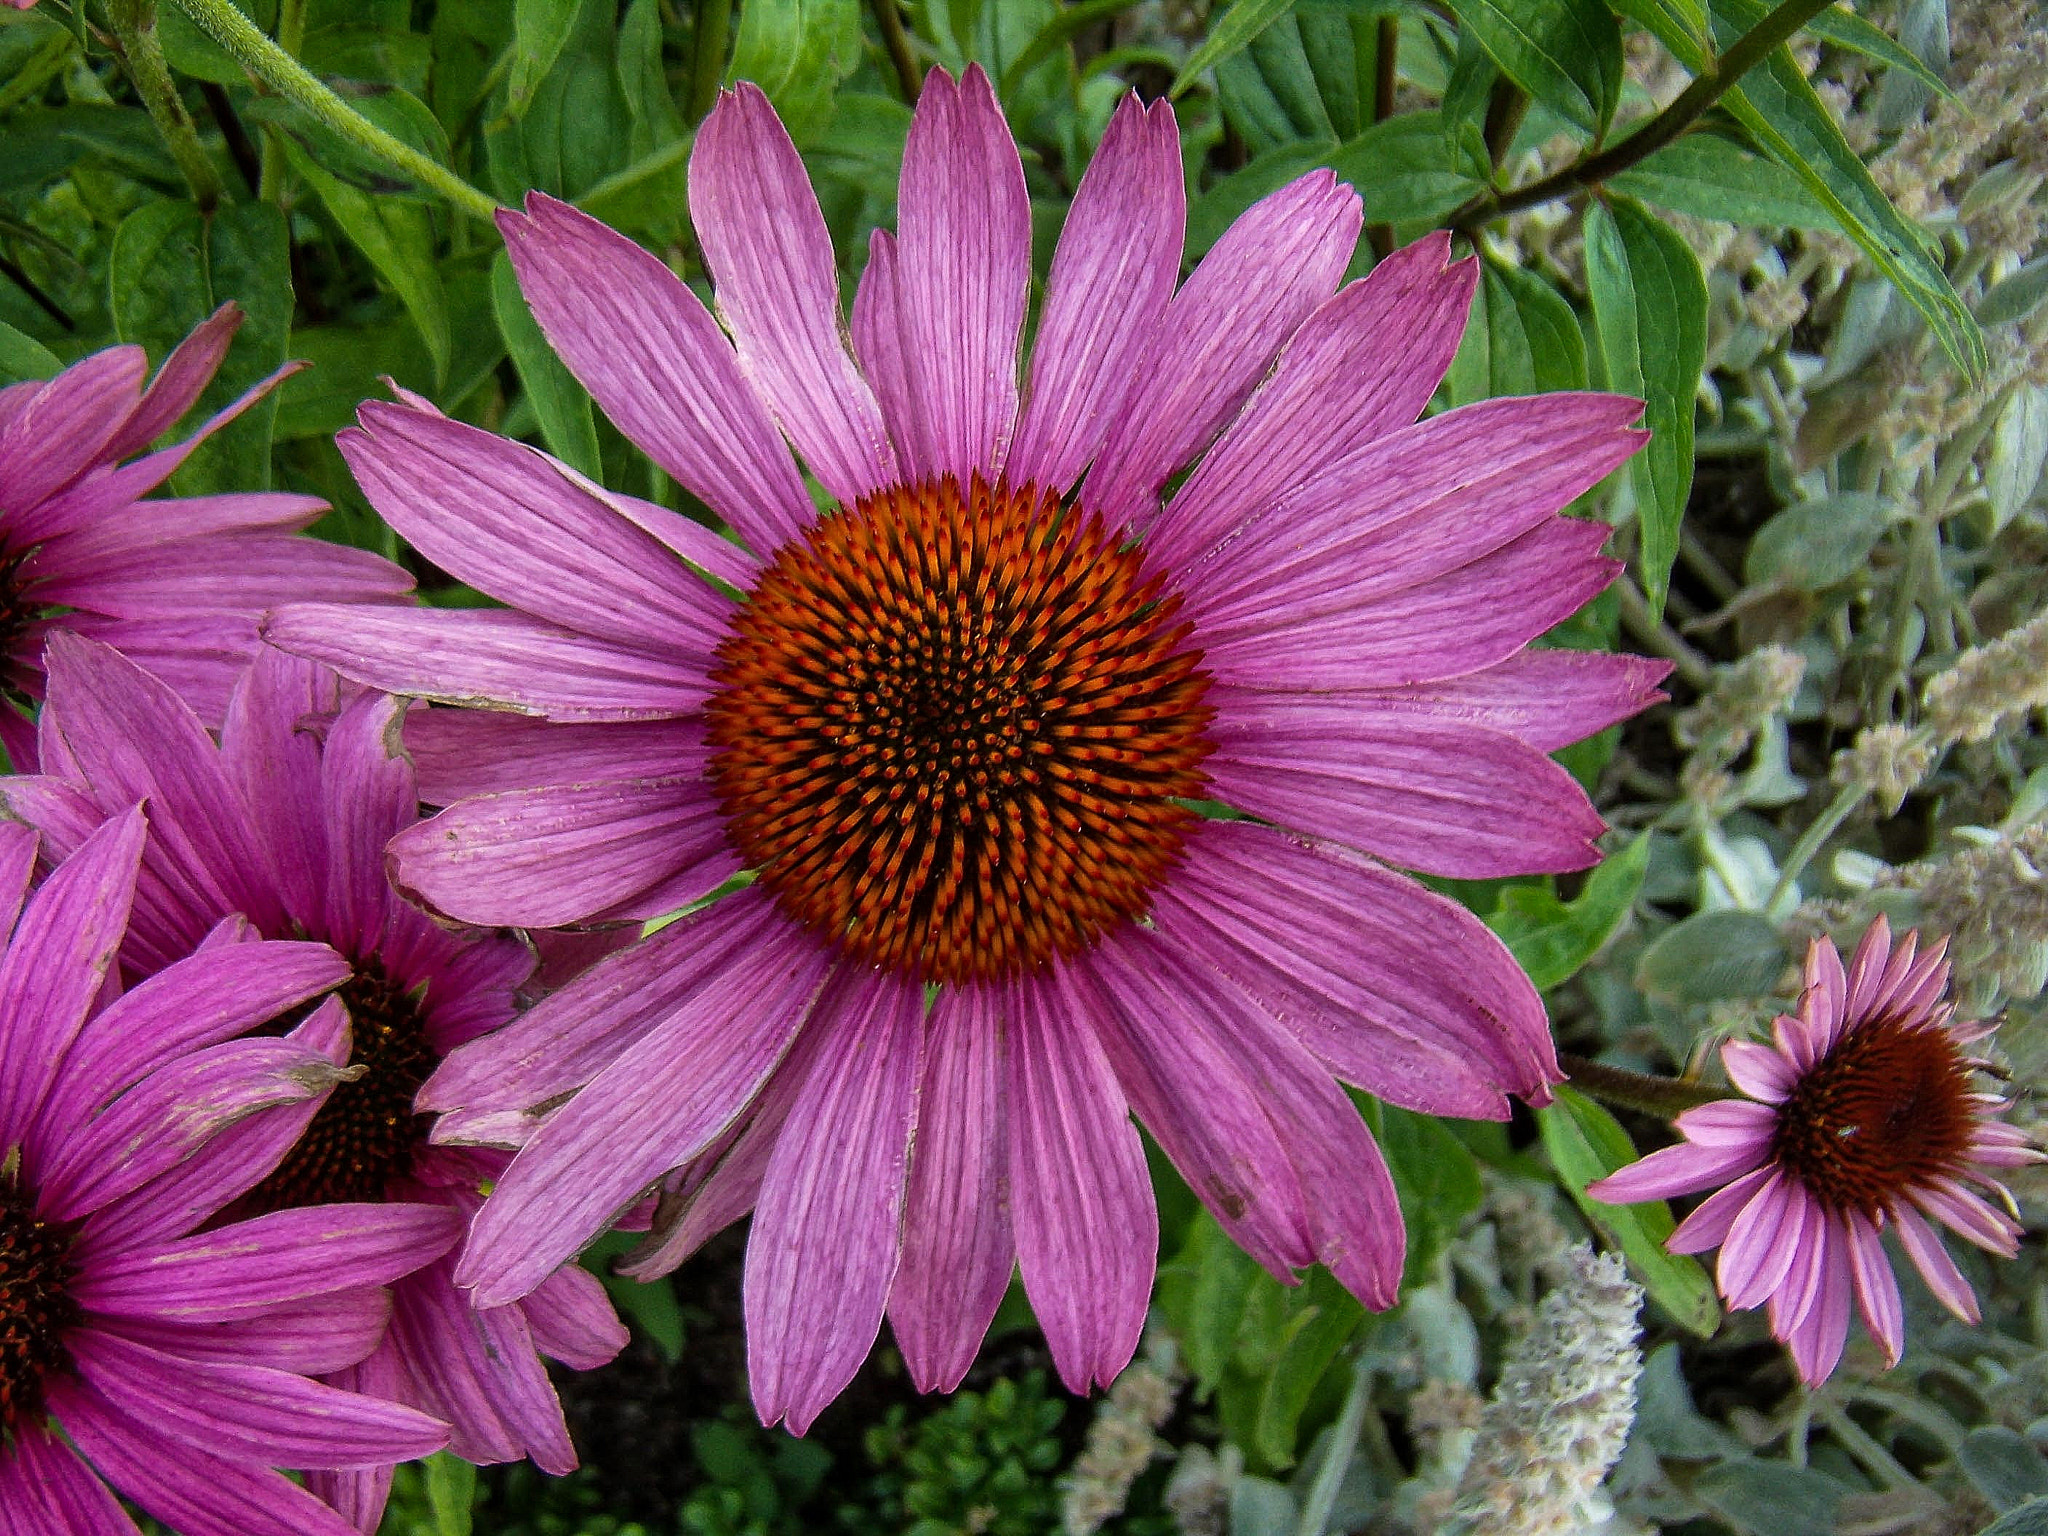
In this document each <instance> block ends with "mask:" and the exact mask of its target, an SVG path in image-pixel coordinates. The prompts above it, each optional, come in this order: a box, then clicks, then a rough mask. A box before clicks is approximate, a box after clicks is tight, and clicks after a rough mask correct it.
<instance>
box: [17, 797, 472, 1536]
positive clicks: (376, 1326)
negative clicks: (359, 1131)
mask: <svg viewBox="0 0 2048 1536" xmlns="http://www.w3.org/2000/svg"><path fill="white" fill-rule="evenodd" d="M143 835H144V825H143V818H142V813H141V811H140V809H131V810H127V811H124V812H122V813H121V814H120V815H118V816H116V817H114V818H113V819H111V820H110V821H108V822H107V823H106V824H105V825H103V826H101V827H99V828H98V830H96V831H94V832H93V833H92V835H91V836H89V837H87V838H86V839H85V840H84V842H83V843H82V844H81V845H80V847H79V849H78V851H77V852H76V853H74V854H73V855H72V856H71V857H70V858H69V859H67V860H65V861H64V862H63V863H62V864H60V865H59V866H58V867H57V869H56V871H55V872H54V873H53V874H51V876H50V877H49V879H48V880H47V881H46V882H45V883H44V884H43V886H42V887H41V889H40V890H38V891H36V893H35V894H34V895H32V896H30V897H29V898H28V900H27V902H26V904H25V905H24V903H23V899H22V898H23V894H24V890H25V888H26V886H27V884H28V880H29V875H30V873H31V871H32V869H33V867H34V865H35V860H36V835H35V833H34V832H32V831H30V830H29V829H28V828H26V827H23V826H19V825H16V824H13V823H5V824H0V930H4V929H7V928H11V929H12V937H11V938H10V939H9V940H8V941H7V943H6V947H5V951H4V954H0V1528H4V1529H5V1530H8V1531H18V1532H22V1533H24V1536H26V1533H29V1532H33V1533H35V1536H116V1533H122V1532H126V1533H129V1536H133V1532H134V1530H135V1527H134V1525H133V1524H132V1523H131V1522H130V1521H129V1519H128V1517H127V1515H126V1514H124V1513H123V1512H122V1510H121V1507H120V1506H119V1504H117V1503H116V1502H115V1500H114V1496H113V1494H112V1493H110V1492H109V1491H108V1485H111V1486H112V1487H113V1488H114V1489H116V1490H118V1491H119V1492H120V1493H122V1494H124V1495H126V1496H127V1497H128V1498H130V1499H132V1500H134V1501H135V1503H136V1504H138V1505H140V1506H141V1507H142V1508H143V1509H144V1510H146V1511H147V1512H148V1513H149V1514H151V1515H153V1516H155V1517H156V1518H157V1519H159V1520H161V1521H163V1522H164V1523H165V1524H166V1525H168V1526H170V1527H171V1528H172V1529H173V1530H175V1531H179V1532H182V1533H184V1536H353V1528H352V1527H351V1526H350V1525H348V1524H347V1523H346V1522H345V1521H343V1520H342V1519H340V1518H339V1517H338V1516H336V1515H335V1514H334V1512H333V1511H332V1510H330V1509H329V1508H328V1507H327V1506H326V1505H324V1504H322V1503H321V1502H320V1501H319V1500H318V1499H316V1498H315V1497H314V1496H313V1495H312V1494H310V1493H308V1492H307V1491H306V1490H305V1489H304V1488H301V1487H299V1486H297V1485H296V1484H294V1483H292V1482H290V1481H289V1480H287V1479H286V1478H284V1477H283V1476H281V1475H279V1474H278V1473H277V1472H275V1471H273V1470H271V1469H272V1468H274V1467H293V1468H308V1467H310V1468H323V1469H325V1468H367V1467H376V1466H382V1467H388V1466H389V1465H390V1464H391V1463H393V1462H397V1461H406V1460H410V1459H411V1458H413V1457H416V1456H424V1455H427V1454H429V1453H431V1452H433V1451H435V1450H437V1449H439V1448H440V1447H441V1446H442V1445H444V1444H446V1443H447V1439H448V1433H447V1429H446V1427H445V1426H443V1425H441V1424H437V1423H435V1422H434V1421H433V1420H432V1419H430V1418H427V1417H426V1416H425V1415H423V1414H420V1413H417V1412H415V1411H414V1410H412V1409H410V1408H405V1407H400V1406H399V1405H397V1404H395V1403H389V1402H383V1401H380V1400H378V1399H376V1398H372V1397H364V1396H359V1395H357V1394H355V1393H352V1392H344V1391H340V1390H337V1389H336V1388H334V1387H332V1386H326V1385H322V1384H321V1383H319V1382H317V1381H311V1380H308V1379H307V1378H308V1377H309V1376H313V1375H319V1374H323V1373H332V1372H337V1371H345V1370H347V1369H348V1368H349V1367H351V1366H353V1365H354V1364H355V1362H357V1361H359V1360H361V1359H363V1358H364V1357H365V1356H367V1355H368V1354H369V1353H370V1351H371V1350H372V1349H373V1348H374V1347H375V1346H376V1344H377V1341H378V1339H379V1338H380V1337H381V1336H382V1335H383V1333H384V1329H385V1323H386V1320H387V1318H388V1317H389V1314H390V1300H389V1297H388V1295H387V1293H386V1292H384V1291H383V1290H381V1289H379V1287H380V1286H381V1285H383V1283H384V1282H386V1281H388V1280H390V1279H391V1278H392V1277H393V1276H394V1275H397V1274H400V1273H403V1272H404V1271H405V1270H408V1269H412V1268H414V1267H415V1266H417V1265H418V1264H419V1263H420V1262H421V1259H422V1258H423V1257H431V1256H433V1255H434V1254H437V1253H441V1252H445V1251H446V1250H447V1249H448V1248H449V1247H450V1246H451V1245H452V1244H453V1243H454V1242H455V1239H456V1237H457V1236H458V1235H459V1233H460V1231H461V1223H460V1222H459V1221H458V1220H457V1219H456V1218H455V1217H454V1216H453V1215H452V1214H451V1213H449V1212H448V1211H446V1210H442V1209H438V1208H434V1207H429V1206H371V1205H330V1206H323V1207H321V1208H320V1209H318V1210H291V1211H280V1212H277V1213H275V1214H273V1215H268V1216H260V1217H257V1218H256V1219H254V1220H251V1221H245V1222H240V1223H236V1224H233V1225H226V1226H216V1227H213V1228H211V1229H209V1230H200V1229H203V1228H206V1226H207V1224H208V1223H209V1222H210V1221H212V1220H213V1219H214V1218H215V1217H216V1216H217V1215H218V1213H220V1212H221V1211H223V1210H225V1209H226V1208H228V1207H230V1206H232V1205H233V1204H234V1203H235V1202H237V1201H238V1200H239V1199H241V1198H242V1197H243V1196H244V1195H245V1194H246V1193H247V1192H248V1191H249V1189H250V1188H251V1187H252V1186H253V1185H255V1184H256V1183H257V1181H258V1180H260V1179H261V1178H262V1177H263V1175H264V1171H265V1170H266V1169H267V1168H268V1167H269V1166H270V1165H271V1164H272V1163H274V1162H275V1161H276V1159H277V1156H278V1154H279V1153H280V1152H281V1151H282V1150H283V1149H284V1148H285V1147H286V1146H288V1145H290V1143H291V1141H292V1139H293V1137H294V1136H296V1135H297V1133H298V1131H299V1129H300V1128H302V1127H303V1126H304V1125H305V1123H306V1120H307V1117H308V1116H311V1115H313V1114H315V1113H316V1112H317V1110H318V1107H319V1104H320V1101H321V1100H322V1099H323V1098H324V1097H325V1095H326V1094H327V1093H328V1092H329V1091H330V1090H331V1089H332V1088H333V1087H334V1085H335V1084H336V1083H337V1082H338V1081H340V1079H341V1077H342V1073H341V1070H340V1068H341V1062H342V1060H343V1059H344V1058H345V1056H346V1054H347V1051H348V1022H347V1019H346V1017H345V1016H344V1014H343V1012H342V1010H341V1007H340V1005H339V1004H338V1003H336V1002H334V1001H332V1000H329V1001H328V1002H326V1003H325V1004H322V1005H321V1006H320V1007H318V1008H317V1009H316V1010H315V1011H314V1012H313V1013H312V1015H311V1016H310V1017H309V1018H307V1019H306V1020H305V1022H304V1023H302V1024H301V1025H300V1026H299V1027H298V1028H296V1029H294V1030H293V1031H291V1033H289V1034H288V1035H285V1036H284V1037H282V1038H277V1037H274V1036H273V1037H254V1038H238V1037H243V1036H245V1034H246V1032H247V1031H248V1030H249V1029H251V1028H253V1027H254V1026H256V1025H259V1024H261V1023H263V1022H264V1021H265V1020H267V1019H272V1018H275V1017H277V1016H278V1015H279V1014H281V1013H285V1012H287V1011H288V1010H291V1009H293V1008H295V1007H299V1006H301V1005H309V1004H310V1002H311V1000H312V999H314V998H316V997H318V995H319V994H320V993H322V992H325V991H328V990H330V989H331V988H333V987H334V986H335V985H336V984H337V983H338V982H340V981H341V980H342V979H343V978H344V977H345V976H346V975H347V968H346V967H345V966H344V965H343V964H342V963H341V962H340V961H339V960H338V959H337V958H336V957H335V955H334V953H333V952H332V951H331V950H329V949H327V948H325V947H323V946H321V945H317V944H298V943H260V942H257V943H243V942H235V939H236V937H237V936H236V934H235V933H234V932H233V931H232V930H231V929H224V930H222V931H221V932H220V933H218V934H217V935H215V937H214V939H213V940H212V941H210V942H208V943H207V944H206V945H204V946H203V947H202V948H201V949H200V950H199V951H198V952H197V953H195V954H193V955H192V956H191V957H189V958H188V959H185V960H182V961H180V962H179V963H178V964H176V965H172V966H168V967H166V968H165V969H164V970H162V971H160V972H158V973H157V974H156V975H155V976H153V977H151V978H150V979H148V980H147V981H144V982H142V983H141V984H140V985H138V986H137V987H135V989H134V990H133V991H130V992H128V993H127V994H126V995H124V996H121V997H119V998H117V999H116V1000H114V1001H113V1002H111V1003H108V1004H106V1005H105V1006H104V1007H101V1006H96V1004H97V1002H98V1001H99V1000H100V999H102V997H103V996H104V985H105V983H106V982H107V967H108V963H109V961H110V960H111V959H112V958H113V955H114V951H115V949H116V948H117V947H118V946H119V944H120V942H121V930H122V927H123V925H124V924H125V923H126V921H127V918H128V912H129V904H130V901H131V899H132V898H133V895H134V892H135V883H136V868H137V862H138V860H139V858H140V856H141V852H142V846H143ZM17 914H18V915H19V917H18V921H17ZM60 1432H61V1433H60ZM67 1442H68V1443H67Z"/></svg>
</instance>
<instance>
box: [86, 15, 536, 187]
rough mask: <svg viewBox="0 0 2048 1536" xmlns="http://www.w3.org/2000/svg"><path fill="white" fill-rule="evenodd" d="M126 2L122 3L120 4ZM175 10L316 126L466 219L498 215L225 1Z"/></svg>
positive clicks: (459, 180) (457, 178)
mask: <svg viewBox="0 0 2048 1536" xmlns="http://www.w3.org/2000/svg"><path fill="white" fill-rule="evenodd" d="M123 3H127V0H123ZM177 3H178V7H179V9H181V10H182V11H184V13H185V14H186V15H187V16H189V17H191V18H192V20H193V22H194V23H195V24H196V25H197V26H198V27H199V28H200V29H201V30H202V31H204V32H205V33H206V35H207V36H208V37H211V38H212V39H213V40H214V41H215V42H216V43H219V44H220V45H221V47H222V48H224V49H226V50H227V52H228V53H229V54H230V55H232V56H233V58H234V59H235V61H236V62H237V63H238V64H240V65H241V66H242V67H243V68H244V69H246V70H248V71H249V73H250V74H252V75H254V76H255V77H256V78H257V79H259V80H261V81H262V82H263V83H264V84H265V85H267V86H269V87H270V88H271V89H272V90H273V91H275V92H277V94H278V95H280V96H282V97H284V99H285V100H287V101H289V102H291V103H292V105H294V106H296V107H298V108H299V109H300V110H301V111H303V112H305V113H306V114H307V115H308V116H310V117H312V118H314V119H315V120H316V121H318V122H319V123H320V124H321V125H322V126H324V127H326V128H328V129H330V130H332V131H333V132H334V133H336V134H338V135H340V136H341V137H342V138H344V139H346V140H347V141H348V142H349V143H351V144H353V145H355V146H356V147H357V148H358V149H361V150H363V151H364V152H365V153H366V154H370V155H374V156H375V157H376V158H377V159H379V160H382V161H383V162H384V163H385V164H387V165H389V166H391V167H392V168H393V169H394V170H396V171H398V172H399V173H400V174H402V175H405V176H408V177H410V178H412V179H413V180H414V181H417V182H419V183H420V184H421V185H422V186H425V187H429V188H431V189H432V190H433V191H435V192H436V193H438V194H439V195H440V196H441V197H442V198H443V199H445V200H446V201H447V202H448V204H449V205H450V206H451V207H454V208H457V209H460V210H461V211H462V212H464V213H466V214H468V215H470V216H471V217H472V218H477V219H485V220H489V219H490V218H492V217H493V216H494V215H495V214H496V213H497V211H498V202H497V200H496V199H495V198H493V197H491V196H489V195H488V194H486V193H484V192H480V191H478V190H477V189H476V188H475V187H472V186H471V185H470V184H469V183H468V182H466V181H464V180H463V179H462V178H461V177H460V176H457V175H456V174H455V173H454V172H453V171H451V170H449V169H448V168H447V167H446V166H445V165H440V164H438V163H436V162H435V161H433V160H431V159H429V158H428V157H427V156H425V155H423V154H421V153H420V152H419V151H418V150H416V149H414V148H413V147H412V146H411V145H410V144H407V143H405V142H404V141H403V140H401V139H398V138H394V137H393V136H392V135H391V134H389V133H386V132H385V131H384V130H383V129H382V128H379V127H378V126H377V125H376V124H375V123H373V122H371V121H369V119H367V118H365V117H364V116H363V115H362V114H361V113H359V112H356V111H354V110H353V109H351V108H350V106H349V105H348V103H347V102H345V101H343V100H342V99H341V98H340V97H339V96H337V95H335V93H334V92H333V91H332V90H330V89H329V88H328V86H327V85H326V84H325V83H324V82H322V81H321V80H320V79H319V78H317V77H316V76H315V75H314V74H313V73H312V72H311V71H310V70H308V69H307V68H306V66H305V65H303V64H301V63H300V62H299V61H298V60H297V59H295V58H293V57H292V56H291V54H290V53H288V52H286V51H285V50H284V49H283V48H281V47H279V46H278V45H277V44H276V43H275V42H273V41H271V39H269V38H268V37H265V36H264V35H263V33H262V31H261V30H259V29H258V27H257V26H256V24H255V23H254V22H252V21H250V20H249V18H248V17H246V16H244V15H243V14H242V13H241V12H240V11H239V10H237V9H236V8H235V6H234V5H233V4H232V3H231V0H177Z"/></svg>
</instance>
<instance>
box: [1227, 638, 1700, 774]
mask: <svg viewBox="0 0 2048 1536" xmlns="http://www.w3.org/2000/svg"><path fill="white" fill-rule="evenodd" d="M1670 671H1671V664H1670V663H1669V662H1665V661H1658V660H1654V659H1652V658H1650V657H1647V656H1625V655H1607V654H1605V653H1604V652H1591V651H1554V650H1547V651H1523V652H1521V653H1520V654H1518V655H1515V656H1510V657H1509V658H1508V659H1507V660H1506V661H1503V662H1499V663H1497V664H1496V665H1494V666H1491V667H1487V668H1485V669H1483V670H1481V671H1478V672H1471V673H1467V674H1466V675H1465V676H1463V677H1451V678H1444V679H1441V680H1440V681H1437V682H1433V683H1410V684H1407V685H1405V686H1401V687H1393V688H1374V689H1370V690H1361V691H1359V692H1356V693H1351V694H1349V695H1347V696H1346V698H1345V699H1344V702H1343V704H1342V706H1340V707H1342V708H1344V709H1347V710H1348V709H1369V710H1372V711H1373V712H1374V713H1375V714H1378V715H1381V716H1383V717H1385V718H1389V719H1395V718H1405V717H1407V716H1410V715H1424V716H1434V717H1436V718H1438V719H1444V720H1458V721H1463V722H1465V723H1466V724H1468V725H1476V726H1479V727H1481V728H1483V729H1485V730H1489V731H1502V732H1505V733H1506V734H1508V735H1510V736H1514V737H1517V738H1519V739H1520V740H1522V741H1525V742H1527V743H1528V744H1529V745H1530V746H1532V747H1534V748H1536V750H1537V751H1539V752H1555V751H1556V750H1557V749H1558V748H1559V747H1567V746H1570V745H1571V744H1572V743H1573V742H1575V741H1581V740H1583V739H1585V738H1586V737H1588V736H1590V735H1592V734H1593V733H1594V732H1595V731H1599V730H1604V729H1606V728H1607V727H1608V726H1610V725H1613V724H1614V723H1615V722H1616V721H1618V720H1625V719H1627V718H1628V717H1629V716H1630V715H1632V714H1635V713H1636V712H1637V711H1638V710H1642V709H1647V708H1648V707H1649V706H1650V705H1652V704H1655V703H1658V702H1659V701H1661V700H1662V699H1663V698H1664V694H1663V692H1662V691H1661V690H1660V689H1659V688H1658V687H1657V684H1658V683H1660V682H1662V681H1663V680H1664V678H1665V676H1666V675H1667V674H1668V673H1669V672H1670ZM1247 697H1252V695H1250V694H1248V693H1247V692H1246V691H1245V690H1242V689H1234V688H1228V687H1225V686H1223V685H1220V684H1218V685H1212V686H1211V687H1210V689H1209V702H1210V704H1211V705H1212V706H1214V708H1215V709H1216V711H1217V712H1218V714H1225V713H1227V712H1228V711H1229V710H1231V709H1232V708H1235V707H1236V706H1237V703H1238V701H1239V700H1240V699H1243V698H1247Z"/></svg>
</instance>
